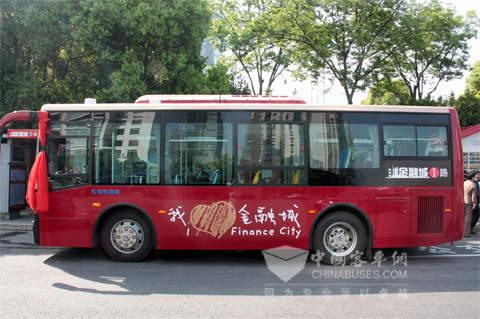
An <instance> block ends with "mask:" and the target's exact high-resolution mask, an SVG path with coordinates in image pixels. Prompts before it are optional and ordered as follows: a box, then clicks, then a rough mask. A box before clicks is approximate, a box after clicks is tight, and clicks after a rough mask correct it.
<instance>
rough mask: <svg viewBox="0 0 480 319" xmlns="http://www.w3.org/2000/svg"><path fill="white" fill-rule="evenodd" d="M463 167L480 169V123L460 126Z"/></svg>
mask: <svg viewBox="0 0 480 319" xmlns="http://www.w3.org/2000/svg"><path fill="white" fill-rule="evenodd" d="M461 134H462V147H463V169H465V170H466V171H467V172H470V171H473V170H480V124H477V125H472V126H468V127H462V128H461Z"/></svg>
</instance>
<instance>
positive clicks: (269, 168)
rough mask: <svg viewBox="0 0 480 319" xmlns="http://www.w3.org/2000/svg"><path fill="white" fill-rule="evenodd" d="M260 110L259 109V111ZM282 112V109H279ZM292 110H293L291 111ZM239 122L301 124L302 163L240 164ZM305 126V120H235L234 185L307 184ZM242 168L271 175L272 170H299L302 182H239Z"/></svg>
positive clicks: (281, 185) (279, 185)
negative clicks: (294, 164) (269, 172)
mask: <svg viewBox="0 0 480 319" xmlns="http://www.w3.org/2000/svg"><path fill="white" fill-rule="evenodd" d="M259 112H261V111H259ZM279 112H282V111H279ZM292 112H294V111H292ZM240 124H260V125H261V124H282V125H284V124H287V125H292V124H297V125H302V126H303V144H304V145H303V165H299V166H291V165H289V166H274V165H269V166H253V165H240V164H239V163H238V161H239V147H240V144H239V142H240V141H239V125H240ZM307 127H308V123H307V121H275V120H270V121H268V120H267V121H265V120H257V121H256V120H250V121H245V120H238V121H235V127H234V141H235V144H234V146H235V145H236V147H234V148H235V162H234V172H235V175H234V176H235V179H236V182H235V185H236V186H242V187H244V186H254V187H269V186H270V187H271V186H276V187H289V186H290V187H291V186H308V156H309V153H308V147H307V145H308V133H307ZM242 170H250V171H252V170H258V171H272V176H273V175H274V174H273V172H274V171H300V172H303V182H301V183H295V184H293V183H290V184H284V183H282V184H273V183H272V184H270V183H266V184H263V183H256V184H254V183H252V182H251V183H240V182H239V180H238V177H239V174H240V171H242Z"/></svg>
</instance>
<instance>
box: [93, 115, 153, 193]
mask: <svg viewBox="0 0 480 319" xmlns="http://www.w3.org/2000/svg"><path fill="white" fill-rule="evenodd" d="M160 119H161V116H160V114H159V113H155V112H105V113H100V112H98V113H95V146H94V165H93V170H94V181H95V183H97V184H128V185H135V184H158V183H160V165H159V163H160V161H159V159H160V141H161V138H160V137H161V136H160V127H161V126H160Z"/></svg>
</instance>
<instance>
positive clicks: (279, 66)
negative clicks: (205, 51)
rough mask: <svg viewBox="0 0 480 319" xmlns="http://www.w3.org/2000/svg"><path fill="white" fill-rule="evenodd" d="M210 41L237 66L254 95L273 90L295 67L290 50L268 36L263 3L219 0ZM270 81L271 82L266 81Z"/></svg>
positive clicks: (268, 22)
mask: <svg viewBox="0 0 480 319" xmlns="http://www.w3.org/2000/svg"><path fill="white" fill-rule="evenodd" d="M212 6H213V10H214V11H215V12H216V13H217V14H218V15H219V16H220V18H219V19H215V20H214V21H213V27H212V29H211V31H210V38H211V41H212V42H213V43H215V46H216V47H217V48H218V49H219V50H220V51H222V52H227V53H231V55H230V56H229V60H230V61H231V62H234V63H238V64H239V65H240V66H241V69H242V71H244V72H245V73H246V75H247V77H248V79H249V82H250V87H251V91H252V92H253V94H255V95H256V94H259V95H262V94H264V93H265V92H266V91H269V90H271V86H272V84H273V82H274V81H275V80H276V79H277V78H278V76H279V75H280V74H282V72H283V71H284V70H285V69H286V68H288V66H289V65H290V64H291V63H292V61H291V55H289V54H288V47H284V46H281V45H279V42H278V41H274V39H273V38H271V37H269V36H268V33H267V30H268V28H269V27H271V19H270V15H269V11H268V6H267V5H266V2H265V1H262V0H243V1H242V0H217V1H214V2H213V3H212ZM267 79H268V80H267Z"/></svg>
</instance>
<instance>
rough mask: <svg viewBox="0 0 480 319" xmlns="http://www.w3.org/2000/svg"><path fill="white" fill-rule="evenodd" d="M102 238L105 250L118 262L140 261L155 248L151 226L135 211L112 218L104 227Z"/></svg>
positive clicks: (114, 215) (125, 212)
mask: <svg viewBox="0 0 480 319" xmlns="http://www.w3.org/2000/svg"><path fill="white" fill-rule="evenodd" d="M101 238H102V245H103V249H104V250H105V252H106V253H107V254H108V255H109V256H110V257H111V258H112V259H114V260H116V261H124V262H135V261H140V260H142V259H144V258H145V257H147V255H148V254H149V253H150V251H151V250H152V248H153V240H152V232H151V227H150V224H149V222H148V221H147V219H146V218H145V217H144V216H142V215H141V214H139V213H138V212H136V211H134V210H128V209H127V210H121V211H119V212H117V213H115V214H113V215H112V216H110V217H109V218H108V219H107V220H106V221H105V224H104V225H103V227H102V233H101Z"/></svg>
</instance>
